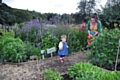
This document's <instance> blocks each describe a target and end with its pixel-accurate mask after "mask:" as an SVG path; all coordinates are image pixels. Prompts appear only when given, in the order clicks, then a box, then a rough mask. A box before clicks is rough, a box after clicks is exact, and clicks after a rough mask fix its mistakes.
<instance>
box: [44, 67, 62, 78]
mask: <svg viewBox="0 0 120 80" xmlns="http://www.w3.org/2000/svg"><path fill="white" fill-rule="evenodd" d="M43 78H44V80H63V77H61V76H60V74H59V73H57V72H55V71H53V70H52V69H47V70H44V73H43Z"/></svg>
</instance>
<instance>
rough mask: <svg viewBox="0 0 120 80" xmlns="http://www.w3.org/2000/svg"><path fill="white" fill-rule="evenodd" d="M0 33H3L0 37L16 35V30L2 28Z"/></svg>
mask: <svg viewBox="0 0 120 80" xmlns="http://www.w3.org/2000/svg"><path fill="white" fill-rule="evenodd" d="M0 33H1V36H0V37H8V36H11V37H14V35H15V34H14V31H12V30H11V31H9V32H8V31H5V30H3V29H0Z"/></svg>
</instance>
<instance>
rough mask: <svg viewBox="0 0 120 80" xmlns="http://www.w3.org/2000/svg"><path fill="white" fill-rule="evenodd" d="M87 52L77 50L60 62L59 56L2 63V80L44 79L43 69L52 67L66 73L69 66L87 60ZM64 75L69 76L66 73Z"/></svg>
mask: <svg viewBox="0 0 120 80" xmlns="http://www.w3.org/2000/svg"><path fill="white" fill-rule="evenodd" d="M85 61H87V59H86V54H85V53H84V52H77V53H72V54H69V55H67V56H66V57H65V62H64V63H60V62H59V56H54V57H52V58H46V59H44V60H39V61H37V60H34V61H28V62H24V63H21V64H20V65H16V64H0V80H43V79H42V73H43V70H45V69H49V68H52V69H53V70H54V71H56V72H59V73H60V74H61V75H64V74H65V73H66V72H67V69H68V67H70V66H72V65H73V64H75V63H77V62H85ZM63 77H67V75H64V76H63Z"/></svg>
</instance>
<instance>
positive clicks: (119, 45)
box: [115, 39, 120, 71]
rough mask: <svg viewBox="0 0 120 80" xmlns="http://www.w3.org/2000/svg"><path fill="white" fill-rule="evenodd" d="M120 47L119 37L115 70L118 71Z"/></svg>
mask: <svg viewBox="0 0 120 80" xmlns="http://www.w3.org/2000/svg"><path fill="white" fill-rule="evenodd" d="M119 47H120V39H119V44H118V51H117V55H116V63H115V71H116V69H117V63H118V54H119Z"/></svg>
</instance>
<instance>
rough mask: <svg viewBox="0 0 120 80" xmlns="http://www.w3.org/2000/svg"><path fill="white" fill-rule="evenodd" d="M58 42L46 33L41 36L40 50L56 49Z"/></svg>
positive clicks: (48, 32)
mask: <svg viewBox="0 0 120 80" xmlns="http://www.w3.org/2000/svg"><path fill="white" fill-rule="evenodd" d="M57 42H58V39H57V38H56V37H55V36H54V35H52V34H50V31H47V32H46V33H45V34H44V35H43V36H42V42H41V49H43V50H46V49H48V48H51V47H54V46H55V47H56V45H57Z"/></svg>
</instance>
